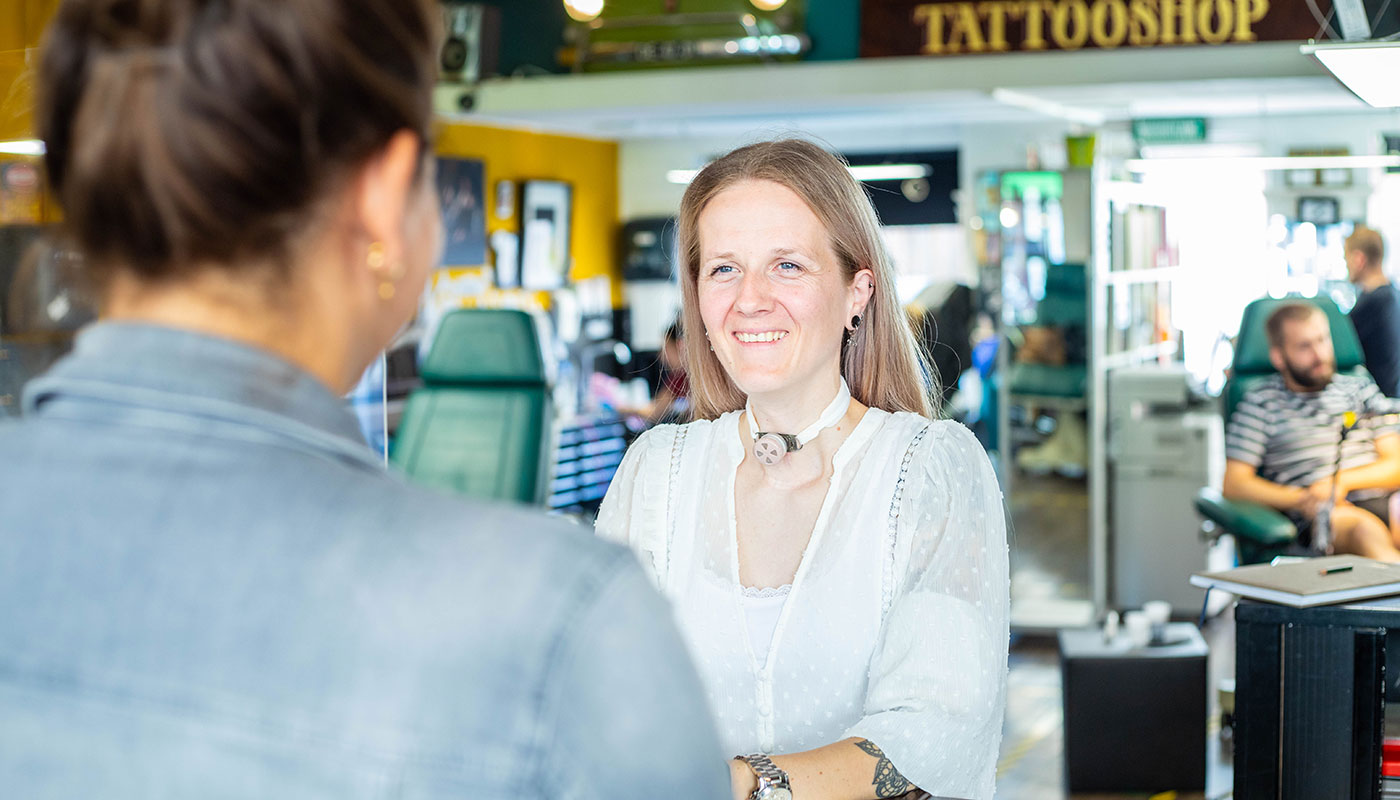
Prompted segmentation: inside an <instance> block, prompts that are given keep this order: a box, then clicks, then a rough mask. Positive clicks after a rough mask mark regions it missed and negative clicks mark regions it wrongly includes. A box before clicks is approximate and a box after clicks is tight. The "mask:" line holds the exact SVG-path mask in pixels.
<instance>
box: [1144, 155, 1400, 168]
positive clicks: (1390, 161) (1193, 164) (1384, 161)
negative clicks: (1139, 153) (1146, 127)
mask: <svg viewBox="0 0 1400 800" xmlns="http://www.w3.org/2000/svg"><path fill="white" fill-rule="evenodd" d="M1127 167H1128V171H1129V172H1152V171H1154V170H1177V169H1204V168H1211V169H1225V170H1230V169H1234V170H1246V169H1247V170H1257V171H1261V172H1267V171H1271V170H1286V169H1368V168H1372V167H1400V156H1253V157H1249V158H1209V157H1208V158H1130V159H1128V162H1127Z"/></svg>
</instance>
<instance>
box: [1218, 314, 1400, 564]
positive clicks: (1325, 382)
mask: <svg viewBox="0 0 1400 800" xmlns="http://www.w3.org/2000/svg"><path fill="white" fill-rule="evenodd" d="M1266 327H1267V330H1268V335H1269V360H1270V361H1271V362H1272V363H1273V365H1274V368H1275V369H1277V370H1278V374H1276V375H1272V376H1270V377H1269V378H1267V379H1265V380H1261V381H1259V382H1258V383H1257V384H1255V385H1253V386H1251V387H1250V388H1249V390H1248V391H1246V392H1245V393H1244V396H1243V397H1242V398H1240V401H1239V404H1238V405H1237V406H1235V413H1233V414H1231V415H1230V424H1229V425H1228V426H1226V429H1225V459H1226V460H1225V480H1224V484H1223V485H1222V487H1221V492H1222V493H1223V494H1224V495H1225V496H1226V497H1228V498H1230V499H1231V500H1243V501H1247V502H1251V503H1259V504H1261V505H1266V506H1269V507H1271V508H1276V509H1278V510H1279V511H1282V512H1283V513H1284V515H1285V516H1287V517H1288V518H1289V520H1290V521H1292V522H1293V524H1294V526H1295V527H1296V528H1297V529H1298V541H1299V543H1300V544H1302V545H1304V546H1309V547H1314V549H1323V547H1322V545H1323V544H1324V543H1322V542H1316V541H1314V533H1315V531H1316V525H1317V519H1318V515H1319V514H1324V513H1325V514H1327V515H1328V516H1327V518H1326V522H1327V524H1328V526H1329V527H1328V530H1329V531H1330V536H1331V542H1330V543H1326V545H1327V547H1328V548H1330V549H1332V550H1335V551H1336V552H1338V553H1355V554H1357V555H1361V556H1365V557H1367V558H1374V559H1377V560H1379V561H1400V549H1397V546H1400V515H1397V514H1396V513H1395V512H1394V511H1393V510H1392V509H1394V508H1395V506H1394V501H1395V500H1396V498H1397V495H1400V492H1397V490H1400V435H1397V434H1400V426H1397V425H1396V424H1395V420H1394V418H1393V417H1392V416H1391V414H1392V412H1393V411H1394V410H1395V403H1394V402H1392V401H1391V400H1389V399H1387V398H1386V397H1385V396H1384V395H1382V394H1381V392H1380V390H1379V389H1378V388H1377V387H1376V384H1375V382H1374V381H1372V380H1371V379H1370V378H1368V377H1366V376H1364V375H1338V374H1337V359H1336V357H1335V355H1334V354H1333V350H1332V329H1331V326H1330V325H1329V324H1328V321H1327V315H1326V314H1325V313H1324V312H1323V311H1322V309H1321V308H1318V307H1317V306H1315V305H1313V304H1312V303H1307V302H1297V303H1285V304H1283V305H1280V306H1278V307H1277V308H1276V309H1274V311H1273V313H1271V314H1270V315H1269V319H1268V321H1267V323H1266ZM1348 412H1351V413H1355V414H1357V415H1358V419H1359V421H1358V422H1357V423H1356V424H1355V427H1354V429H1351V430H1349V431H1348V433H1347V434H1346V438H1345V439H1342V435H1343V434H1342V425H1343V422H1344V420H1345V416H1346V414H1347V413H1348ZM1329 498H1332V507H1331V509H1330V511H1329V509H1328V499H1329Z"/></svg>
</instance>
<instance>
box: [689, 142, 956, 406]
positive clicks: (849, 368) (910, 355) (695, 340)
mask: <svg viewBox="0 0 1400 800" xmlns="http://www.w3.org/2000/svg"><path fill="white" fill-rule="evenodd" d="M749 180H759V181H771V182H773V183H777V184H780V185H782V186H785V187H787V188H788V189H790V190H791V191H792V192H793V193H794V194H796V195H797V196H798V197H800V198H802V200H803V202H805V203H806V204H807V206H808V207H809V208H811V209H812V211H813V213H815V214H816V215H817V219H819V220H821V222H822V225H823V226H824V227H825V228H826V230H827V232H828V233H829V234H830V236H831V249H832V250H833V251H834V252H835V253H836V257H837V259H838V260H839V261H840V264H841V268H842V274H843V276H844V277H845V280H846V282H847V284H849V282H850V281H853V280H855V276H856V273H857V272H859V271H861V270H863V269H868V270H870V271H871V272H873V273H874V274H875V286H874V290H873V292H872V294H871V297H870V302H869V303H868V304H867V305H866V307H865V313H864V314H863V316H862V321H861V325H860V327H858V328H857V329H856V330H855V332H854V333H853V334H851V336H850V338H849V340H848V341H847V342H846V345H845V346H844V347H843V348H842V354H841V375H842V376H843V377H845V379H846V383H848V384H849V385H850V387H851V395H852V396H853V397H855V399H856V400H859V401H860V402H862V403H864V404H865V405H867V406H870V407H872V408H879V409H883V410H885V411H912V412H914V413H916V414H921V415H923V416H925V417H932V415H933V408H932V407H931V404H930V397H931V396H932V395H933V393H932V392H930V391H929V387H926V386H925V385H924V383H923V381H922V380H921V379H920V376H921V375H932V373H931V372H930V371H929V370H927V369H926V368H925V366H924V360H923V359H922V357H921V356H920V353H919V349H918V345H917V344H916V343H915V340H914V335H913V332H912V331H911V330H910V328H909V321H908V319H907V317H906V315H905V313H904V311H903V309H901V308H900V305H899V300H898V298H896V296H895V286H894V267H893V265H891V263H890V259H889V255H888V254H887V253H886V252H885V247H884V242H883V241H882V240H881V238H880V220H879V218H878V217H876V215H875V209H874V207H873V206H872V205H871V204H870V198H869V197H868V196H867V195H866V194H865V190H864V189H863V188H862V187H861V185H860V184H859V183H858V182H857V181H856V180H855V178H853V177H851V174H850V172H848V171H847V170H846V162H845V161H843V160H842V159H841V158H840V157H839V156H836V155H833V154H832V153H830V152H828V151H827V150H825V149H823V148H822V147H820V146H819V145H816V144H814V143H812V142H808V141H805V140H802V139H781V140H778V141H771V142H760V143H757V144H751V145H747V146H745V147H740V148H739V149H737V150H734V151H732V152H730V153H728V154H726V155H724V156H722V157H720V158H718V159H716V160H715V161H713V162H711V163H710V164H709V165H707V166H706V167H705V168H704V169H702V170H700V174H699V175H696V176H695V180H693V181H691V183H690V186H689V187H688V188H687V189H686V190H685V197H684V199H682V200H681V211H680V220H679V242H678V245H679V251H680V261H681V270H682V271H681V276H680V280H681V297H682V311H681V313H682V316H683V318H684V322H683V327H684V329H685V330H686V331H687V335H686V337H685V357H686V368H687V375H688V377H689V379H690V387H691V389H690V402H691V413H692V414H693V415H694V417H695V418H696V419H714V418H715V417H718V416H719V415H721V414H723V413H725V412H728V411H733V410H735V409H738V408H742V407H743V406H744V393H743V392H742V391H740V390H739V387H738V386H736V385H734V381H733V380H731V379H730V377H729V374H728V373H726V372H725V371H724V367H723V366H722V365H721V364H720V363H719V359H718V358H716V357H715V354H714V351H713V350H711V349H710V347H709V342H708V341H707V339H706V338H705V336H704V335H703V334H704V332H705V323H704V321H703V320H702V319H701V318H700V300H699V280H700V230H699V222H700V214H701V213H702V212H703V211H704V210H705V207H706V206H707V205H708V204H709V203H710V201H711V200H713V199H714V198H715V196H716V195H718V194H719V193H720V192H723V191H724V190H725V189H728V188H730V187H731V186H734V185H735V184H737V183H741V182H743V181H749ZM691 332H693V335H692V334H691Z"/></svg>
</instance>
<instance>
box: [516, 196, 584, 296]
mask: <svg viewBox="0 0 1400 800" xmlns="http://www.w3.org/2000/svg"><path fill="white" fill-rule="evenodd" d="M520 209H521V210H520V285H521V286H522V287H524V288H526V289H557V288H559V287H561V286H563V285H565V284H566V283H568V280H569V229H570V227H571V226H572V216H573V187H572V186H570V185H569V184H567V183H564V182H562V181H525V183H524V184H523V187H522V189H521V192H520Z"/></svg>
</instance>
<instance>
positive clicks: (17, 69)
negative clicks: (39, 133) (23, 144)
mask: <svg viewBox="0 0 1400 800" xmlns="http://www.w3.org/2000/svg"><path fill="white" fill-rule="evenodd" d="M57 7H58V0H0V140H5V139H24V138H28V137H31V136H33V135H34V130H33V118H32V113H31V112H32V109H33V106H34V96H33V76H32V74H31V73H30V72H29V70H28V69H27V68H28V67H29V66H30V65H31V63H32V62H33V60H34V59H35V58H37V56H38V50H37V48H38V47H39V39H40V38H41V36H42V35H43V31H44V25H45V24H47V23H48V20H49V18H50V17H51V16H53V11H54V9H55V8H57Z"/></svg>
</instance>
